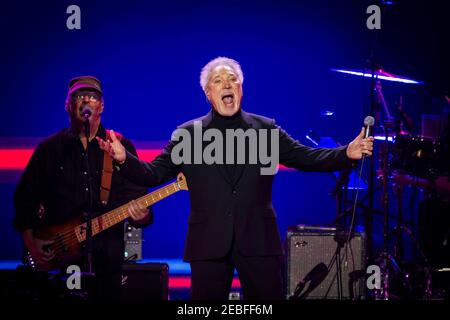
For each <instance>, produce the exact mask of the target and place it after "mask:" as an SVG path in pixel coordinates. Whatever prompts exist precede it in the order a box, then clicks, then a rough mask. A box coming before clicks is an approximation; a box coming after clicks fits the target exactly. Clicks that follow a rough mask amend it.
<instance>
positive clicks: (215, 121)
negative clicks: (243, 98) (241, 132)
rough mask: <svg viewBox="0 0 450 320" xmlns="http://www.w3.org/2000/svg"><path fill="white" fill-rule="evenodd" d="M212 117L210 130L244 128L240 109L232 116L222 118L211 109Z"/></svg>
mask: <svg viewBox="0 0 450 320" xmlns="http://www.w3.org/2000/svg"><path fill="white" fill-rule="evenodd" d="M212 115H213V116H212V121H211V124H210V127H211V128H216V129H219V130H225V129H238V128H241V129H244V128H245V123H244V120H243V119H242V112H241V109H239V111H238V112H236V113H235V114H233V115H232V116H223V115H221V114H219V113H218V112H217V111H216V110H214V109H212Z"/></svg>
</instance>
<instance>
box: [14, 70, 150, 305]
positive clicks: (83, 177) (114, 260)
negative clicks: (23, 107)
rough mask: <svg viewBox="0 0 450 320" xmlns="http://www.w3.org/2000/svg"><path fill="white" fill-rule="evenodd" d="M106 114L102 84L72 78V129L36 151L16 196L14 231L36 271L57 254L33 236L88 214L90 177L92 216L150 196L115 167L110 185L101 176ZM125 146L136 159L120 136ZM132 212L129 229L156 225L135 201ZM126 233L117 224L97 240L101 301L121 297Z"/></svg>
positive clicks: (95, 268)
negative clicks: (39, 230) (86, 114)
mask: <svg viewBox="0 0 450 320" xmlns="http://www.w3.org/2000/svg"><path fill="white" fill-rule="evenodd" d="M86 109H87V110H89V112H90V116H89V123H90V135H89V138H87V137H86V136H85V134H84V126H83V121H84V118H83V117H82V115H81V111H82V110H86ZM103 110H104V101H103V91H102V87H101V83H100V81H99V80H98V79H96V78H94V77H91V76H82V77H77V78H74V79H72V80H71V81H70V83H69V91H68V95H67V99H66V111H67V112H68V114H69V119H70V127H69V128H66V129H63V130H61V131H60V132H58V133H56V134H54V135H53V136H51V137H49V138H47V139H46V140H44V141H43V142H41V143H40V144H39V145H38V146H37V148H36V150H35V151H34V153H33V155H32V157H31V159H30V161H29V162H28V164H27V166H26V168H25V171H24V172H23V174H22V177H21V179H20V181H19V184H18V186H17V189H16V192H15V196H14V205H15V217H14V220H13V226H14V228H15V229H16V230H17V231H18V232H20V233H21V235H22V238H23V241H24V244H25V246H26V248H27V250H28V251H29V253H30V254H31V257H32V258H33V260H34V262H35V263H36V264H37V266H38V267H42V268H46V267H48V265H49V262H50V261H51V259H52V258H53V256H54V252H52V251H51V250H45V249H44V248H43V246H45V245H48V244H49V243H51V242H50V241H44V240H41V239H38V238H36V237H34V230H36V229H37V228H40V227H43V226H48V225H54V224H55V225H57V224H61V223H65V222H67V221H70V220H71V219H74V218H76V217H77V216H79V215H80V214H82V213H83V212H85V211H86V210H87V209H88V206H89V192H90V190H89V180H88V179H89V176H88V175H89V174H88V172H90V175H91V177H92V180H91V184H92V189H93V190H92V199H93V210H92V211H93V213H92V214H93V216H98V215H100V214H101V213H104V212H107V211H109V210H112V209H114V208H116V207H118V206H120V205H123V204H125V203H127V202H129V201H131V200H132V199H136V198H138V197H140V196H142V195H144V194H146V191H147V190H146V188H145V187H140V186H137V185H136V184H134V183H132V182H130V181H129V180H127V179H126V178H124V177H122V176H121V175H119V174H117V168H116V167H114V166H113V165H112V163H111V166H110V167H112V173H111V170H109V174H110V175H109V178H110V179H109V183H108V179H107V177H106V178H105V175H106V174H108V173H105V172H103V168H104V164H105V162H104V161H106V159H105V158H106V157H105V154H104V152H103V151H102V150H101V149H100V148H99V145H98V143H97V140H96V139H95V137H100V138H102V139H107V138H108V137H107V136H108V135H109V132H108V131H107V130H105V128H104V127H103V126H102V124H101V115H102V113H103ZM121 142H122V144H123V145H124V146H125V148H126V149H127V150H128V151H129V152H130V153H132V154H133V155H135V156H136V150H135V148H134V146H133V145H132V143H131V142H130V141H129V140H127V139H125V138H123V137H122V138H121ZM86 151H88V154H89V157H88V158H89V168H88V167H87V164H86V163H87V161H86V158H85V156H86ZM105 171H106V170H105ZM101 188H103V190H102V191H101ZM102 201H103V202H102ZM131 207H132V208H133V210H132V212H130V216H131V219H130V220H131V221H130V222H131V224H133V225H134V226H135V227H143V226H146V225H148V224H150V223H152V219H153V215H152V214H151V212H150V210H149V209H148V208H142V207H139V206H138V205H137V203H135V202H134V201H133V203H132V206H131ZM130 211H131V210H130ZM123 229H124V228H123V222H122V223H118V224H117V225H115V226H113V227H111V228H109V229H107V230H105V231H104V232H102V233H99V234H98V235H96V236H95V237H94V238H93V245H92V258H93V260H92V266H93V271H94V273H95V275H96V277H95V279H96V287H95V291H96V292H97V293H98V296H99V297H100V298H118V297H119V295H120V285H121V268H122V263H123V256H124V240H123V239H124V231H123ZM86 260H87V259H86V257H84V258H82V261H80V262H79V266H80V268H81V271H82V272H86V271H88V268H87V265H86V262H87V261H86ZM71 264H73V263H71Z"/></svg>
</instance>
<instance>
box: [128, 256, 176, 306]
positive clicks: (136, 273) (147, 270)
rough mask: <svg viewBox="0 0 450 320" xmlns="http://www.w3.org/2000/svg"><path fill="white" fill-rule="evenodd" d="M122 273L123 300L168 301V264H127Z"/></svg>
mask: <svg viewBox="0 0 450 320" xmlns="http://www.w3.org/2000/svg"><path fill="white" fill-rule="evenodd" d="M122 271H123V272H122V300H168V298H169V266H168V264H167V263H129V264H128V263H127V264H124V265H123V268H122Z"/></svg>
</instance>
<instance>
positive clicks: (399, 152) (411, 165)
mask: <svg viewBox="0 0 450 320" xmlns="http://www.w3.org/2000/svg"><path fill="white" fill-rule="evenodd" d="M438 155H439V154H438V148H437V144H436V143H435V141H434V139H431V138H428V137H423V136H417V135H399V136H397V137H396V138H395V143H394V150H393V158H392V168H393V169H394V170H397V171H399V172H402V173H407V174H410V175H413V176H418V177H425V178H430V179H433V178H435V177H436V176H438V175H439V171H440V168H439V166H438V162H439V161H438V159H439V157H438Z"/></svg>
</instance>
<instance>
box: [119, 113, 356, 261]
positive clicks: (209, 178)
mask: <svg viewBox="0 0 450 320" xmlns="http://www.w3.org/2000/svg"><path fill="white" fill-rule="evenodd" d="M242 118H243V120H244V122H245V123H246V125H247V126H248V127H249V128H254V129H279V161H280V163H281V164H283V165H285V166H287V167H292V168H296V169H298V170H302V171H334V170H340V169H344V168H348V167H351V166H352V165H353V161H351V160H350V159H349V158H348V157H347V156H346V146H344V147H339V148H335V149H324V148H310V147H307V146H304V145H302V144H300V143H299V142H298V141H295V140H294V139H292V138H291V137H290V136H289V135H288V134H287V133H286V132H285V131H284V130H282V129H281V128H280V127H279V126H277V125H276V123H275V121H274V120H273V119H269V118H266V117H263V116H259V115H256V114H251V113H247V112H244V111H242ZM211 120H212V112H210V113H208V114H207V115H205V116H203V117H201V118H198V119H195V120H192V121H189V122H187V123H185V124H183V125H181V126H180V127H179V128H184V129H187V130H188V131H190V132H193V127H194V121H202V127H203V129H204V130H205V129H208V126H209V124H210V122H211ZM268 141H270V140H268ZM176 143H178V142H174V141H171V142H169V144H168V145H167V146H166V147H165V149H164V150H163V152H162V153H161V154H160V155H159V156H158V157H157V158H156V159H155V160H153V161H152V162H150V163H144V162H140V161H139V160H138V159H137V158H136V157H135V156H134V155H133V154H131V153H129V152H127V159H126V161H125V163H124V164H123V165H122V166H121V169H120V172H121V174H123V175H125V176H126V177H127V178H128V179H130V180H131V181H133V182H135V183H137V184H142V185H145V186H147V187H152V186H156V185H159V184H161V183H164V182H166V181H168V180H170V179H173V178H175V177H176V175H177V174H178V173H179V172H183V174H184V175H185V177H186V180H187V184H188V187H189V194H190V207H191V210H190V216H189V227H188V232H187V239H186V243H185V253H184V260H185V261H194V260H202V259H214V258H221V257H224V256H225V255H226V254H227V253H228V251H229V249H230V246H231V243H232V240H233V233H235V240H236V244H237V246H238V249H239V251H240V253H241V254H243V255H247V256H269V255H281V254H282V253H283V251H282V246H281V239H280V234H279V230H278V226H277V222H276V213H275V210H274V208H273V206H272V183H273V178H274V175H261V173H260V169H261V165H245V166H238V167H237V168H238V169H237V174H235V179H234V181H230V179H228V177H227V174H226V172H225V168H224V165H220V164H212V165H206V164H181V165H175V164H174V163H173V162H172V160H171V156H170V154H171V150H172V148H173V147H174V145H175V144H176Z"/></svg>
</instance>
